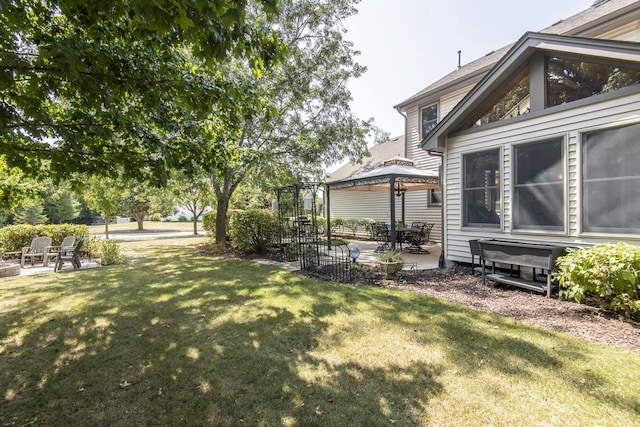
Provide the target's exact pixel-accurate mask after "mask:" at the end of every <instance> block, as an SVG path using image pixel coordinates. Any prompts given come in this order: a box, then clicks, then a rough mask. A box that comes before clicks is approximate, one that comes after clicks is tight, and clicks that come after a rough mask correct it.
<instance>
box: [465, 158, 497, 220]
mask: <svg viewBox="0 0 640 427" xmlns="http://www.w3.org/2000/svg"><path fill="white" fill-rule="evenodd" d="M462 182H463V188H462V200H463V202H462V225H463V226H467V227H489V228H500V215H501V205H500V149H495V150H489V151H481V152H478V153H471V154H465V155H464V156H463V177H462Z"/></svg>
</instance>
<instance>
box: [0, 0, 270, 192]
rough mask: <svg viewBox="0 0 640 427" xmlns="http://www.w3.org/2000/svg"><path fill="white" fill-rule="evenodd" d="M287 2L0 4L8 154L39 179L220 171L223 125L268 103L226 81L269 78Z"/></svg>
mask: <svg viewBox="0 0 640 427" xmlns="http://www.w3.org/2000/svg"><path fill="white" fill-rule="evenodd" d="M276 4H277V0H252V1H250V2H248V1H236V0H156V1H154V2H153V3H152V4H151V3H150V2H145V1H128V0H111V1H97V2H86V1H77V0H41V1H37V2H35V1H33V0H12V1H6V2H4V1H3V2H2V3H0V69H2V73H0V87H1V88H2V91H0V155H4V156H5V157H6V161H7V164H8V165H9V166H11V167H18V168H19V169H20V170H21V171H22V172H23V173H25V174H27V175H29V176H45V175H46V176H50V177H52V178H53V179H54V180H55V181H56V182H59V181H61V180H64V179H66V178H67V177H68V176H69V174H70V173H73V172H80V173H90V174H99V175H104V176H111V177H116V176H119V175H120V174H124V175H126V176H128V177H130V178H136V179H141V178H143V179H151V180H153V181H154V182H156V183H163V182H165V181H166V179H167V177H168V173H169V170H170V169H173V168H179V169H183V170H186V171H190V170H191V169H192V168H193V167H195V166H197V165H199V166H202V167H204V168H205V169H207V170H211V171H213V170H215V169H216V168H217V167H218V166H219V165H221V164H224V163H225V162H226V161H227V160H226V158H227V157H228V156H229V153H228V152H227V150H226V148H225V147H223V146H221V145H219V144H216V143H215V142H216V141H218V140H219V139H218V138H217V137H216V135H217V133H218V132H219V129H220V125H222V126H224V125H226V124H227V123H230V124H231V126H233V124H234V123H235V122H238V121H240V120H242V119H243V118H244V117H246V116H250V115H252V114H253V113H254V112H256V111H259V109H260V108H261V104H260V103H259V102H258V98H257V97H256V96H255V94H254V93H253V91H252V89H251V87H250V86H246V85H245V84H246V83H247V82H245V81H242V80H240V79H236V78H235V76H229V75H228V74H227V73H224V72H221V69H220V64H221V63H222V62H223V61H227V60H228V58H230V57H233V58H235V60H236V61H237V62H238V63H241V64H242V65H243V66H244V67H246V68H247V69H249V70H252V72H253V73H255V74H256V75H259V74H260V73H263V72H264V71H266V70H267V69H268V68H269V67H270V66H271V65H272V63H274V62H277V61H278V60H279V58H280V57H281V56H282V53H283V49H282V47H281V44H280V42H279V41H278V39H277V38H276V37H275V34H274V32H273V31H271V30H270V29H269V28H267V27H265V26H261V27H260V28H257V27H256V26H255V23H254V22H253V21H252V20H251V19H246V18H247V10H248V9H249V8H251V11H252V12H253V11H254V10H257V11H260V12H261V13H263V14H264V15H266V16H267V17H273V16H274V15H275V13H276V12H277V8H276Z"/></svg>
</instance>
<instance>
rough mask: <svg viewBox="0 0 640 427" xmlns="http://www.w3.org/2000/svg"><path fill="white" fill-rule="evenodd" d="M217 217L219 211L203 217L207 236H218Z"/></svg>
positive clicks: (206, 213)
mask: <svg viewBox="0 0 640 427" xmlns="http://www.w3.org/2000/svg"><path fill="white" fill-rule="evenodd" d="M216 215H217V211H215V210H213V211H209V212H205V213H204V215H202V228H204V231H206V232H207V234H209V235H212V236H215V234H216Z"/></svg>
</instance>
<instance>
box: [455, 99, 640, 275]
mask: <svg viewBox="0 0 640 427" xmlns="http://www.w3.org/2000/svg"><path fill="white" fill-rule="evenodd" d="M636 121H640V94H638V93H636V94H633V95H628V96H625V97H621V98H618V99H609V100H606V101H602V102H600V103H598V104H592V105H588V106H583V107H578V108H574V109H566V110H563V111H561V112H558V113H555V114H553V115H547V116H543V117H536V118H533V119H530V120H522V121H519V122H516V123H512V124H506V125H504V126H499V127H495V128H492V129H486V130H484V131H477V132H473V133H468V134H466V135H459V136H455V137H450V138H449V140H448V142H447V154H446V174H447V176H446V186H447V187H446V194H445V197H446V200H445V203H446V207H447V209H446V224H447V226H446V233H447V245H446V251H447V258H448V259H449V260H452V261H461V262H470V261H471V255H470V253H469V244H468V241H469V240H470V239H477V238H502V239H517V240H521V241H532V242H536V241H540V242H557V243H563V244H591V243H602V242H606V241H617V240H620V239H622V237H620V238H614V237H613V236H611V237H607V236H605V237H589V236H582V235H580V234H579V233H580V229H579V228H580V227H579V223H580V215H581V214H580V195H579V188H580V183H579V180H580V165H579V143H580V134H581V132H585V131H589V130H596V129H600V128H603V127H607V126H610V125H612V124H615V125H617V124H620V125H622V124H630V123H631V122H636ZM557 136H563V137H564V138H565V142H566V144H567V145H566V147H567V150H566V152H565V153H566V159H565V160H566V173H567V178H566V179H567V188H566V194H567V199H566V202H565V203H566V206H567V209H568V211H567V214H566V215H567V217H566V219H567V223H566V228H567V232H566V234H565V235H558V234H544V233H543V232H540V233H537V234H534V233H522V232H514V233H511V222H510V216H511V215H510V213H511V212H510V211H511V208H512V206H511V168H512V164H511V159H510V155H511V147H512V145H513V144H517V143H522V142H533V141H539V140H543V139H547V138H551V137H557ZM491 148H501V149H502V154H503V163H502V167H503V170H502V189H501V196H502V202H503V213H502V215H503V227H504V229H503V231H502V230H494V231H492V230H478V229H463V228H462V226H461V209H462V206H461V201H462V193H461V192H462V184H461V179H462V170H461V165H462V156H463V155H464V154H466V153H472V152H475V151H481V150H485V149H491ZM633 237H634V238H638V236H633ZM627 240H629V239H628V238H627Z"/></svg>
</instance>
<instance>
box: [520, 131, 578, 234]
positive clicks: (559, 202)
mask: <svg viewBox="0 0 640 427" xmlns="http://www.w3.org/2000/svg"><path fill="white" fill-rule="evenodd" d="M513 153H514V156H513V157H514V177H513V178H514V184H513V226H514V229H521V230H549V231H563V230H564V211H565V209H564V204H565V203H564V179H563V178H564V144H563V142H562V138H559V139H554V140H551V141H542V142H533V143H527V144H520V145H516V146H515V147H514V150H513Z"/></svg>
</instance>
